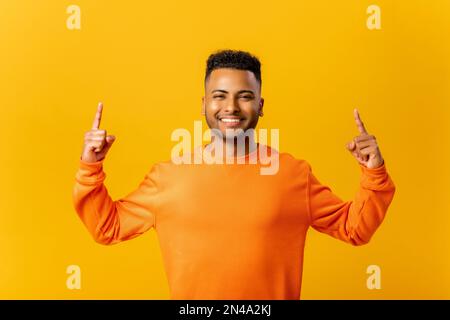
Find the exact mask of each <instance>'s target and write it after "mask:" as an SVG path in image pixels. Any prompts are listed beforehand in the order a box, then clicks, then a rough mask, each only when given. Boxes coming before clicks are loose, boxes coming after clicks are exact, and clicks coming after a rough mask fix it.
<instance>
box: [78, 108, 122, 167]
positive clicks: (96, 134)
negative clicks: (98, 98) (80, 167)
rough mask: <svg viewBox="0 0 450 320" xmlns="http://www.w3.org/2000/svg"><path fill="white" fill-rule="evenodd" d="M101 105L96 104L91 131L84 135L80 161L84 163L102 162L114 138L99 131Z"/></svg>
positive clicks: (104, 131) (103, 131)
mask: <svg viewBox="0 0 450 320" xmlns="http://www.w3.org/2000/svg"><path fill="white" fill-rule="evenodd" d="M102 111H103V103H101V102H100V103H99V104H98V108H97V113H96V114H95V119H94V123H93V124H92V129H91V130H89V131H88V132H86V133H85V135H84V147H83V153H82V155H81V160H83V161H85V162H91V163H92V162H97V161H100V160H103V159H104V158H105V156H106V153H107V152H108V150H109V148H111V146H112V144H113V143H114V140H115V139H116V137H114V136H107V135H106V130H100V129H99V127H100V121H101V120H102Z"/></svg>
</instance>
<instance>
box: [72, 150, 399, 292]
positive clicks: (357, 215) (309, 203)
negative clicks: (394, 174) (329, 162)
mask: <svg viewBox="0 0 450 320" xmlns="http://www.w3.org/2000/svg"><path fill="white" fill-rule="evenodd" d="M269 150H270V151H271V152H276V151H275V150H274V149H270V147H269ZM269 154H270V153H269ZM247 157H248V156H247ZM260 160H261V159H260V158H259V157H258V163H257V164H245V165H243V164H237V163H235V164H190V165H189V164H182V165H176V164H173V163H172V162H162V163H159V164H155V165H153V167H152V168H151V170H150V171H149V172H148V173H147V174H146V176H145V179H144V180H143V181H142V182H141V184H140V185H139V187H138V188H137V189H136V190H134V191H133V192H131V193H130V194H128V195H127V196H125V197H124V198H122V199H119V200H117V201H113V200H112V199H111V197H110V196H109V195H108V191H107V189H106V187H105V185H104V180H105V173H104V171H103V170H102V162H103V161H98V162H96V163H86V162H83V161H82V160H80V168H79V170H78V172H77V174H76V182H75V186H74V190H73V199H74V205H75V209H76V211H77V213H78V215H79V217H80V218H81V220H82V221H83V223H84V224H85V226H86V227H87V229H88V230H89V232H90V233H91V235H92V236H93V238H94V239H95V240H96V241H97V242H99V243H101V244H105V245H106V244H109V245H110V244H115V243H118V242H121V241H125V240H129V239H132V238H135V237H137V236H139V235H140V234H142V233H144V232H146V231H147V230H149V229H151V228H154V230H155V231H156V232H157V236H158V239H159V243H160V248H161V252H162V256H163V261H164V267H165V271H166V275H167V278H168V282H169V288H170V294H171V298H172V299H299V298H300V289H301V280H302V267H303V250H304V245H305V237H306V233H307V230H308V228H309V227H310V226H311V227H313V228H314V229H316V230H318V231H320V232H323V233H326V234H329V235H330V236H332V237H335V238H337V239H340V240H342V241H345V242H347V243H350V244H352V245H362V244H365V243H367V242H368V241H369V240H370V238H371V237H372V235H373V234H374V232H375V230H376V229H377V228H378V226H379V225H380V224H381V222H382V221H383V218H384V216H385V214H386V211H387V209H388V206H389V205H390V203H391V201H392V198H393V196H394V192H395V186H394V184H393V182H392V180H391V178H390V176H389V175H388V173H387V171H386V167H385V164H383V165H382V166H381V167H378V168H375V169H368V168H366V167H364V166H362V165H359V166H360V168H361V180H360V187H359V190H358V192H357V193H356V196H355V198H354V200H353V201H342V200H341V199H340V198H339V197H338V196H336V195H335V194H333V193H332V191H331V189H330V188H329V187H327V186H325V185H322V184H321V183H320V182H319V181H318V179H317V178H316V177H315V176H314V175H313V173H312V171H311V166H310V165H309V164H308V163H307V162H306V161H305V160H297V159H295V158H294V157H292V156H291V155H289V154H287V153H280V154H279V170H278V172H277V174H275V175H261V174H260V166H261V165H262V164H261V163H260ZM262 163H264V162H262ZM265 163H267V162H265Z"/></svg>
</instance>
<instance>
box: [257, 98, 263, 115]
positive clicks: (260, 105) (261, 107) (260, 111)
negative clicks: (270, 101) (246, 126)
mask: <svg viewBox="0 0 450 320" xmlns="http://www.w3.org/2000/svg"><path fill="white" fill-rule="evenodd" d="M263 107H264V98H261V100H260V101H259V109H258V113H259V116H260V117H262V116H263V115H264V113H263Z"/></svg>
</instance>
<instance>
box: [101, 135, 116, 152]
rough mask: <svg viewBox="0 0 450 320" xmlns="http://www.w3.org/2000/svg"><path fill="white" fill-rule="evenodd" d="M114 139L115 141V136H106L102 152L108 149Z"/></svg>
mask: <svg viewBox="0 0 450 320" xmlns="http://www.w3.org/2000/svg"><path fill="white" fill-rule="evenodd" d="M114 141H116V137H115V136H106V143H105V146H104V147H103V150H102V153H103V154H106V153H107V152H108V150H109V148H111V146H112V145H113V143H114Z"/></svg>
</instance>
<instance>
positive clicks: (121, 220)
mask: <svg viewBox="0 0 450 320" xmlns="http://www.w3.org/2000/svg"><path fill="white" fill-rule="evenodd" d="M102 110H103V105H102V104H99V106H98V109H97V113H96V116H95V119H94V123H93V126H92V129H91V130H90V131H88V132H87V133H86V134H85V141H84V148H83V152H82V156H81V159H80V167H79V169H78V172H77V174H76V179H75V185H74V188H73V202H74V207H75V210H76V212H77V213H78V216H79V217H80V218H81V220H82V222H83V223H84V225H85V226H86V227H87V229H88V231H89V232H90V234H91V235H92V236H93V238H94V239H95V241H97V242H98V243H101V244H105V245H107V244H115V243H118V242H121V241H125V240H129V239H132V238H135V237H137V236H138V235H140V234H142V233H144V232H145V231H147V230H149V229H150V228H152V227H154V226H155V210H156V209H155V205H154V204H155V197H156V194H157V192H158V187H157V170H156V166H154V167H153V168H152V170H151V171H150V172H149V173H148V174H147V175H146V176H145V179H144V180H143V181H142V182H141V184H140V185H139V186H138V188H136V190H134V191H133V192H131V193H130V194H128V195H127V196H126V197H124V198H122V199H119V200H117V201H113V200H112V199H111V197H110V196H109V194H108V191H107V189H106V187H105V185H104V180H105V177H106V175H105V173H104V171H103V161H104V159H105V156H106V153H107V152H108V150H109V148H110V147H111V145H112V142H114V137H113V136H107V135H106V131H105V130H100V129H99V126H100V120H101V116H102Z"/></svg>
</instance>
